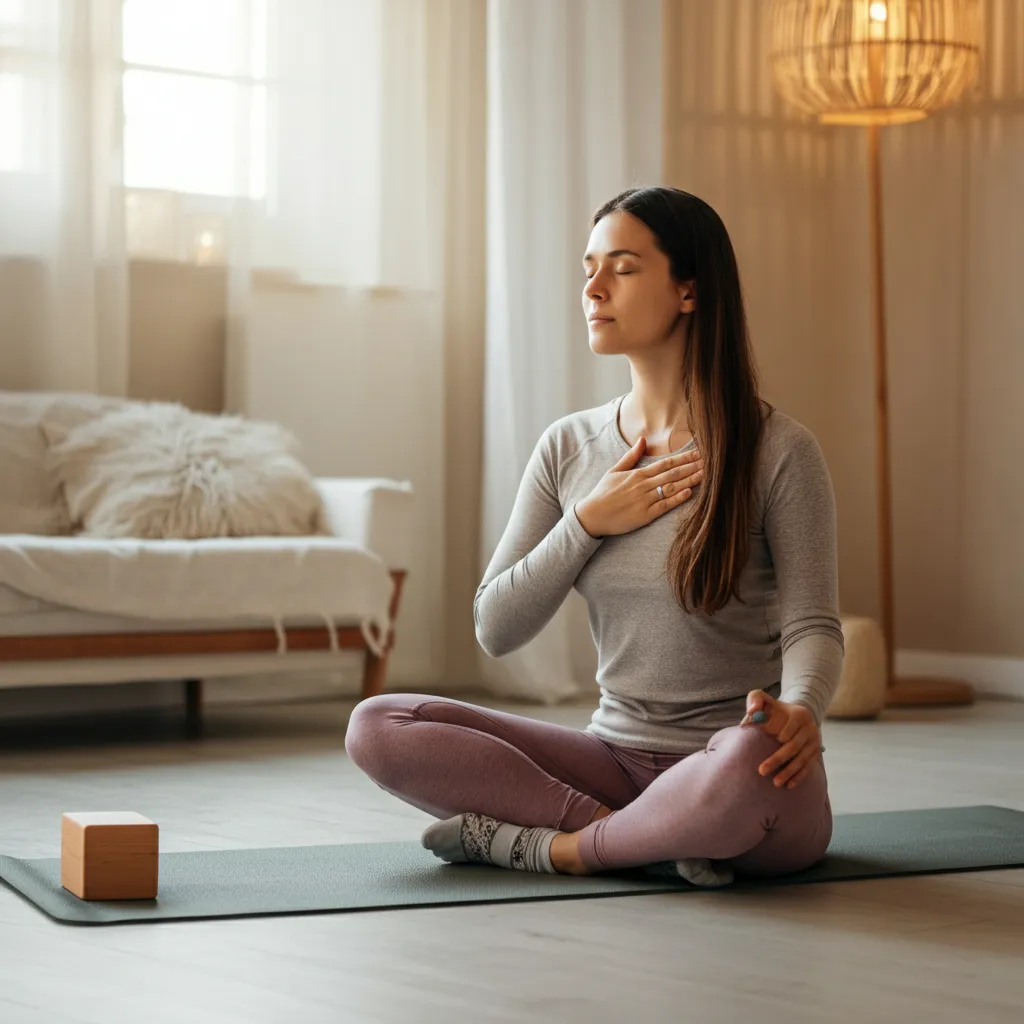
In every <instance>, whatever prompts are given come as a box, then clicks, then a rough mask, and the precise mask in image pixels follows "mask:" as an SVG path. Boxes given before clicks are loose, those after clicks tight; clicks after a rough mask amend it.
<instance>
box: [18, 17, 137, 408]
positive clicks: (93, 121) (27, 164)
mask: <svg viewBox="0 0 1024 1024" xmlns="http://www.w3.org/2000/svg"><path fill="white" fill-rule="evenodd" d="M120 17H121V3H120V0H77V2H72V0H0V307H2V309H3V317H2V324H0V387H5V388H17V389H21V388H24V389H65V390H83V391H98V392H101V393H106V394H123V393H124V392H125V390H126V387H127V373H128V347H127V330H128V328H127V319H128V317H127V303H126V277H125V269H126V268H125V246H124V207H123V204H122V197H121V189H120V178H121V111H120V105H121V80H120V43H119V40H120Z"/></svg>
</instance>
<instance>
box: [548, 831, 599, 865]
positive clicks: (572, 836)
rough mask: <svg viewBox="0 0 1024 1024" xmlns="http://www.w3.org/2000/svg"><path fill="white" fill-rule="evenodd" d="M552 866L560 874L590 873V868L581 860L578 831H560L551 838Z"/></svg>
mask: <svg viewBox="0 0 1024 1024" xmlns="http://www.w3.org/2000/svg"><path fill="white" fill-rule="evenodd" d="M551 866H552V867H553V868H554V869H555V870H556V871H557V872H558V873H559V874H560V875H589V874H590V870H589V869H588V868H587V866H586V865H585V864H584V863H583V861H582V860H580V840H579V833H578V832H559V833H558V835H557V836H555V838H554V839H552V840H551Z"/></svg>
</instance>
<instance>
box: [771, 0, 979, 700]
mask: <svg viewBox="0 0 1024 1024" xmlns="http://www.w3.org/2000/svg"><path fill="white" fill-rule="evenodd" d="M981 21H982V12H981V0H884V2H883V0H772V10H771V65H772V76H773V79H774V82H775V86H776V88H777V89H778V91H779V93H780V94H781V95H782V96H783V98H784V99H786V100H787V101H789V102H790V103H792V104H793V105H794V106H795V107H797V108H798V109H800V110H802V111H804V112H805V113H808V114H812V115H814V116H815V117H817V118H818V120H819V121H820V122H821V123H822V124H832V125H859V126H862V127H864V128H865V130H866V132H867V142H868V185H869V209H870V225H869V227H870V234H871V254H872V285H873V288H872V291H873V296H874V316H873V327H874V335H875V406H876V409H875V411H876V444H877V473H878V545H879V562H880V564H879V577H880V585H881V608H882V632H883V634H884V636H885V642H886V658H887V671H888V674H887V696H886V703H887V705H888V706H890V707H892V706H910V705H937V704H938V705H942V704H947V705H948V704H969V703H970V702H971V701H972V700H973V699H974V692H973V689H972V688H971V686H970V685H969V684H968V683H964V682H960V681H956V680H943V679H898V678H897V677H896V674H895V671H894V667H893V661H894V651H895V633H894V629H893V618H894V616H893V596H892V591H893V586H892V511H891V491H890V480H891V477H890V465H889V392H888V381H887V377H888V371H887V358H886V336H885V271H884V259H883V248H884V247H883V240H884V236H883V224H882V169H881V158H880V153H879V141H880V140H879V131H880V128H881V127H882V126H884V125H890V124H906V123H908V122H910V121H919V120H921V119H922V118H925V117H927V116H928V115H929V114H930V113H932V112H934V111H936V110H939V109H941V108H942V107H946V106H949V105H950V104H951V103H954V102H955V101H956V100H957V99H959V97H960V96H961V95H962V94H963V92H964V90H965V89H967V88H968V87H969V86H970V85H971V84H972V82H973V81H974V79H975V77H976V75H977V72H978V67H979V64H980V54H981V38H982V25H981Z"/></svg>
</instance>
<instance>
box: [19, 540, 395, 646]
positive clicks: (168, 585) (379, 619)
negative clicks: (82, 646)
mask: <svg viewBox="0 0 1024 1024" xmlns="http://www.w3.org/2000/svg"><path fill="white" fill-rule="evenodd" d="M0 583H2V584H6V585H7V586H9V587H12V588H13V589H15V590H18V591H21V592H22V593H24V594H28V595H30V596H32V597H36V598H39V599H41V600H44V601H49V602H52V603H53V604H58V605H64V606H67V607H70V608H76V609H80V610H82V611H87V612H98V613H101V614H109V615H124V616H131V617H135V618H146V619H155V620H184V619H191V620H194V619H204V618H209V619H216V620H224V619H231V618H248V617H258V618H266V619H267V620H268V622H270V623H273V625H274V628H275V629H276V630H277V633H278V638H279V646H278V650H279V651H281V652H283V651H284V650H285V634H284V630H283V626H282V622H283V620H285V619H288V618H299V617H308V616H319V617H321V618H322V619H323V620H324V623H325V625H326V626H327V628H328V630H329V631H330V633H331V640H332V648H334V649H337V635H336V633H335V624H336V623H348V622H358V624H359V627H360V629H361V631H362V634H363V637H364V638H365V640H366V642H367V645H368V646H369V647H370V649H371V650H373V651H374V652H375V653H376V654H382V653H383V646H382V641H383V640H384V639H385V638H386V637H387V634H388V631H389V630H390V628H391V622H390V619H389V616H388V606H389V603H390V600H391V592H392V586H393V584H392V580H391V575H390V573H389V571H388V569H387V566H386V565H385V564H384V562H383V561H382V560H381V559H380V558H378V557H377V555H375V554H373V553H372V552H369V551H367V550H365V549H364V548H361V547H359V546H358V545H356V544H354V543H352V542H349V541H345V540H340V539H338V538H336V537H234V538H215V539H208V540H189V541H181V540H136V539H123V538H117V539H110V540H107V539H99V538H91V537H40V536H35V535H32V534H7V535H4V536H2V537H0ZM373 630H376V631H377V633H376V635H374V632H373ZM378 638H379V639H378Z"/></svg>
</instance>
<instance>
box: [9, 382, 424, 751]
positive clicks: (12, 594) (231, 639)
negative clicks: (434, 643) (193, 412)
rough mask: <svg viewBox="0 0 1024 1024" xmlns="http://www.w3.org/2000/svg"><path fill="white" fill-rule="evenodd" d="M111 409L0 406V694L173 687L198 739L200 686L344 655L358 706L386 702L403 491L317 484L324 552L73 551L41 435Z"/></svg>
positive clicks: (28, 398)
mask: <svg viewBox="0 0 1024 1024" xmlns="http://www.w3.org/2000/svg"><path fill="white" fill-rule="evenodd" d="M121 401H123V400H119V399H107V398H100V397H98V396H95V395H83V394H70V393H57V392H54V393H44V392H3V391H0V687H24V686H46V685H56V684H68V683H82V684H88V683H100V682H104V683H106V682H120V681H125V682H127V681H132V680H146V679H152V680H156V679H181V680H182V681H183V682H184V688H185V706H186V722H187V724H188V728H189V730H190V731H191V732H192V733H197V732H198V731H199V728H200V722H201V697H202V680H203V679H204V678H211V677H224V676H237V675H247V674H250V673H266V672H268V671H272V672H278V671H280V672H288V671H291V670H296V671H299V670H301V671H307V670H311V669H317V668H324V669H330V668H331V667H335V666H337V663H338V652H339V651H342V650H346V649H348V650H360V651H364V652H365V668H364V673H363V688H362V696H363V697H368V696H372V695H374V694H377V693H380V692H381V690H382V689H383V686H384V679H385V671H386V666H387V656H388V652H389V651H390V649H391V648H392V646H393V644H394V640H395V631H394V621H395V617H396V616H397V613H398V606H399V600H400V596H401V590H402V584H403V581H404V579H405V576H406V573H407V571H408V568H409V558H410V553H411V547H412V545H411V537H412V529H413V512H414V510H413V499H414V496H413V491H412V486H411V485H410V484H409V483H408V482H405V481H395V480H387V479H355V478H346V479H317V480H316V486H317V489H318V491H319V493H320V495H321V496H322V498H323V501H324V506H325V509H326V512H327V520H328V522H329V524H330V528H331V533H332V536H311V537H252V538H225V539H208V540H199V541H182V540H155V541H154V540H150V541H147V540H135V539H116V540H108V539H101V538H89V537H84V536H74V535H72V533H71V525H70V522H69V519H68V514H67V508H66V505H65V503H64V500H63V496H62V494H61V492H60V489H59V486H58V485H57V484H56V482H55V481H54V480H53V479H52V477H51V475H50V474H48V473H47V471H46V465H45V456H46V438H45V435H44V433H43V431H42V429H41V428H40V423H41V422H43V420H44V419H45V420H46V421H48V422H56V423H60V424H63V425H65V426H68V427H71V426H74V425H76V424H78V423H81V422H84V421H86V420H88V419H89V418H90V417H93V416H96V415H99V414H100V413H101V412H104V411H106V410H107V409H108V408H110V407H111V406H114V405H117V404H119V403H120V402H121Z"/></svg>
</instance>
